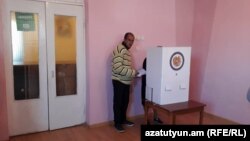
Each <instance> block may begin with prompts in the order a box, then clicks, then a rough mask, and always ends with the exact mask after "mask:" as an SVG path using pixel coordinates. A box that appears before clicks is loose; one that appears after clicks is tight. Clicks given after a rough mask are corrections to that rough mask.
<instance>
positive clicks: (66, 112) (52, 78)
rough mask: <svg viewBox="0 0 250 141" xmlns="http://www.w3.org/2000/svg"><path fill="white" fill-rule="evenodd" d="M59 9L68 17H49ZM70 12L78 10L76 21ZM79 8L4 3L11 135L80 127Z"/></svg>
mask: <svg viewBox="0 0 250 141" xmlns="http://www.w3.org/2000/svg"><path fill="white" fill-rule="evenodd" d="M52 7H53V10H51V9H50V8H52ZM62 7H64V11H65V13H67V12H66V11H68V10H67V9H69V14H65V13H64V12H63V13H57V14H58V15H55V16H54V14H55V12H56V10H57V9H59V12H60V9H61V8H62ZM72 9H78V11H77V12H79V13H77V14H78V15H77V16H75V15H74V14H72ZM79 9H80V11H79ZM82 9H83V7H82V6H72V5H60V4H51V3H45V2H35V1H26V0H8V1H7V8H6V24H5V26H6V29H5V32H4V33H5V35H6V36H5V37H6V39H5V40H6V43H5V44H6V48H5V52H6V56H5V61H6V62H5V72H6V78H7V79H6V87H7V89H6V91H7V104H8V105H7V106H8V121H9V132H10V135H11V136H12V135H20V134H26V133H32V132H39V131H45V130H52V129H58V128H63V127H69V126H73V125H77V124H81V123H84V122H85V107H86V106H85V91H86V79H85V44H84V41H85V37H84V29H83V27H84V25H83V17H82V15H84V14H83V12H82V11H83V10H82ZM73 11H75V10H73ZM49 12H52V13H51V14H50V13H49ZM75 12H76V11H75ZM45 13H46V15H45ZM79 15H80V16H79ZM46 16H48V17H46ZM52 17H53V19H52V20H50V19H51V18H52ZM65 17H66V20H65ZM71 17H74V18H71ZM72 19H73V20H72ZM45 21H47V23H46V22H45ZM65 21H66V24H62V25H61V23H64V22H65ZM55 24H58V25H59V27H58V26H57V25H55ZM54 26H55V27H54ZM67 26H70V27H67ZM74 26H75V27H74ZM52 30H53V31H52ZM54 30H55V31H54ZM58 30H59V31H58ZM46 35H47V36H46ZM54 36H55V37H54ZM58 36H59V37H58ZM67 38H70V39H67ZM47 39H48V40H47ZM55 40H56V42H55ZM55 43H56V44H57V46H58V47H57V46H55ZM58 44H59V45H58ZM60 44H61V45H60ZM64 44H66V45H67V46H68V48H65V46H64ZM72 46H73V47H72ZM69 48H70V49H69ZM65 52H66V53H65ZM73 56H75V59H74V57H73ZM58 58H59V59H58ZM60 58H61V59H60ZM53 61H54V62H53ZM79 84H81V85H79Z"/></svg>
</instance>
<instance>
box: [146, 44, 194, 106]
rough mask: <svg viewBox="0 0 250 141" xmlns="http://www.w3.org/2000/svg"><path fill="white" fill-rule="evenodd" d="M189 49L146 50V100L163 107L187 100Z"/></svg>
mask: <svg viewBox="0 0 250 141" xmlns="http://www.w3.org/2000/svg"><path fill="white" fill-rule="evenodd" d="M190 60H191V47H154V48H150V49H148V50H147V72H146V78H147V83H146V84H147V85H146V99H147V100H149V101H152V102H154V103H157V104H160V105H164V104H172V103H178V102H185V101H188V99H189V79H190Z"/></svg>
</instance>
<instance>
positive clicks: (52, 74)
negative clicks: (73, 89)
mask: <svg viewBox="0 0 250 141" xmlns="http://www.w3.org/2000/svg"><path fill="white" fill-rule="evenodd" d="M51 77H52V78H54V77H55V71H53V70H52V71H51Z"/></svg>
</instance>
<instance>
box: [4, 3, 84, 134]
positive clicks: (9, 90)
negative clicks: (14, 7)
mask: <svg viewBox="0 0 250 141" xmlns="http://www.w3.org/2000/svg"><path fill="white" fill-rule="evenodd" d="M11 1H12V2H13V1H15V0H4V2H3V3H4V4H5V5H6V7H5V8H4V14H3V15H7V16H5V18H2V19H5V20H9V22H5V23H3V26H4V29H3V33H4V35H5V36H4V37H3V38H4V46H5V47H4V54H5V55H4V62H5V65H4V69H5V75H6V76H5V77H6V94H7V99H6V100H7V112H8V117H9V118H8V124H9V134H10V136H13V135H17V133H13V132H12V131H11V130H12V129H11V128H10V126H11V123H12V119H11V118H10V115H9V114H10V113H11V112H10V111H11V110H12V108H13V107H12V106H10V104H9V101H10V99H9V98H8V95H14V86H13V85H14V84H13V69H12V51H11V50H12V46H11V42H12V41H11V33H10V31H11V25H10V24H9V23H10V7H9V3H10V2H11ZM17 1H25V2H36V3H43V4H44V5H45V6H44V9H45V10H44V11H46V4H48V2H46V1H36V0H17ZM51 3H53V2H51ZM56 3H57V4H59V3H60V2H56ZM60 4H66V5H67V4H69V3H67V2H66V3H65V2H63V3H60ZM70 5H72V3H70ZM73 5H77V6H82V9H83V10H82V11H83V13H82V18H83V23H82V27H83V34H82V37H81V38H82V39H83V40H82V44H83V47H82V48H81V49H80V50H77V53H79V51H81V54H83V57H80V58H79V57H78V59H77V60H78V61H81V63H82V66H83V68H81V70H82V71H83V72H82V73H81V76H80V78H81V80H80V81H79V80H78V83H79V82H81V83H80V84H81V86H79V85H78V86H77V87H79V88H80V89H82V92H83V98H84V100H83V104H82V105H83V107H82V111H81V112H83V114H84V115H83V119H82V122H83V123H84V122H86V117H87V116H86V93H87V90H86V85H87V84H86V43H85V40H86V38H85V31H86V30H85V19H84V17H85V13H84V12H85V10H84V5H81V4H79V3H77V4H73ZM18 6H20V5H18ZM44 15H45V13H44ZM44 19H46V15H45V18H44ZM39 24H41V23H39ZM43 24H44V28H46V27H45V24H46V22H45V23H43ZM39 34H40V33H39ZM39 36H43V37H44V40H45V41H44V42H42V45H39V46H46V48H47V47H48V46H47V45H46V43H47V42H46V41H47V40H46V38H47V36H46V30H45V29H44V32H42V33H41V35H39ZM45 50H47V49H45ZM45 52H46V51H45ZM46 54H47V53H46ZM39 61H40V59H39ZM47 62H48V61H47V60H46V61H45V62H43V63H45V65H46V66H47ZM48 71H49V70H46V71H45V72H44V71H43V72H42V76H46V78H47V77H48V76H49V75H50V74H49V73H48ZM47 81H48V79H46V84H47V86H46V91H47V92H46V93H47V95H46V99H47V104H46V105H47V106H48V105H49V104H48V103H49V100H48V99H49V96H48V94H49V88H48V82H47ZM44 91H45V90H44ZM47 109H49V108H48V107H47ZM48 113H49V111H48ZM45 118H49V115H48V116H47V117H45ZM47 125H48V127H46V128H44V129H43V130H39V131H45V130H53V129H56V128H53V129H52V128H51V127H49V119H48V124H47ZM35 132H38V131H35ZM29 133H32V132H29ZM22 134H25V133H22Z"/></svg>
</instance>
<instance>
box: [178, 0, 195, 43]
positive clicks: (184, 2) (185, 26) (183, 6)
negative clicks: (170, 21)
mask: <svg viewBox="0 0 250 141" xmlns="http://www.w3.org/2000/svg"><path fill="white" fill-rule="evenodd" d="M175 3H176V4H175V11H176V15H175V16H176V46H191V41H192V29H193V28H192V26H193V20H194V19H193V16H194V0H176V2H175Z"/></svg>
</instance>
